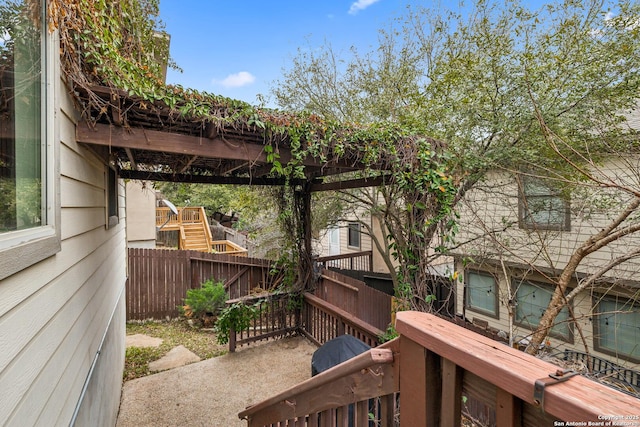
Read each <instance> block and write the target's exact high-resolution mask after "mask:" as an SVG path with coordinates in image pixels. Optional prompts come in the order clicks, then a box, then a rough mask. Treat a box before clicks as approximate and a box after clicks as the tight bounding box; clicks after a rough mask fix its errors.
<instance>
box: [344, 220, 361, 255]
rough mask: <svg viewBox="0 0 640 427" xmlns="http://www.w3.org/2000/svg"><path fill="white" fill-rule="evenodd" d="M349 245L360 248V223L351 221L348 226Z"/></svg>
mask: <svg viewBox="0 0 640 427" xmlns="http://www.w3.org/2000/svg"><path fill="white" fill-rule="evenodd" d="M347 232H348V235H347V246H349V247H350V248H358V249H360V236H361V232H360V223H359V222H350V223H349V225H348V227H347Z"/></svg>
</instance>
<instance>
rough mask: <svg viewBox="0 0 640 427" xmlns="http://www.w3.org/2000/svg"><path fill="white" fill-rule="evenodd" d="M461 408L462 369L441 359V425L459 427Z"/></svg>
mask: <svg viewBox="0 0 640 427" xmlns="http://www.w3.org/2000/svg"><path fill="white" fill-rule="evenodd" d="M461 408H462V369H460V367H459V366H457V365H456V364H455V363H453V362H452V361H450V360H448V359H444V358H443V359H442V410H441V411H442V415H441V417H442V425H443V426H451V427H460V421H461V417H460V413H461Z"/></svg>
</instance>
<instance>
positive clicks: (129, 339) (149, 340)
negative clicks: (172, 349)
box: [125, 334, 163, 347]
mask: <svg viewBox="0 0 640 427" xmlns="http://www.w3.org/2000/svg"><path fill="white" fill-rule="evenodd" d="M162 341H163V339H162V338H155V337H150V336H148V335H144V334H135V335H127V336H126V338H125V345H126V346H127V347H160V344H162Z"/></svg>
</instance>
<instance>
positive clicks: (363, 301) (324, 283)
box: [314, 270, 391, 331]
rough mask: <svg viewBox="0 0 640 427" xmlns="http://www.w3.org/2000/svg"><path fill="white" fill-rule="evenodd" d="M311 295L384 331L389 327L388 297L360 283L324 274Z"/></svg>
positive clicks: (389, 304)
mask: <svg viewBox="0 0 640 427" xmlns="http://www.w3.org/2000/svg"><path fill="white" fill-rule="evenodd" d="M314 294H315V295H316V296H318V297H320V298H321V299H323V300H325V301H326V302H328V303H330V304H332V305H334V306H336V307H338V308H340V309H342V310H344V311H346V312H348V313H351V314H352V315H354V316H355V317H357V318H359V319H360V320H362V321H364V322H366V323H368V324H369V325H372V326H374V327H376V328H378V329H381V330H383V331H384V330H385V329H387V326H389V324H390V323H391V296H390V295H388V294H385V293H384V292H381V291H378V290H377V289H373V288H372V287H370V286H367V284H366V283H364V282H361V281H360V280H356V279H354V278H351V277H348V276H345V275H343V274H340V273H337V272H334V271H330V270H323V271H322V276H321V279H320V282H319V283H318V285H317V286H316V290H315V292H314Z"/></svg>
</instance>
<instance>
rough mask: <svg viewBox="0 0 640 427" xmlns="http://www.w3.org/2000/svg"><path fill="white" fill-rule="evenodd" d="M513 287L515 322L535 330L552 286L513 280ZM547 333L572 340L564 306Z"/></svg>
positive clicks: (551, 292) (546, 304) (567, 312)
mask: <svg viewBox="0 0 640 427" xmlns="http://www.w3.org/2000/svg"><path fill="white" fill-rule="evenodd" d="M513 288H514V292H515V296H516V313H515V323H516V324H517V325H519V326H522V327H525V328H527V329H531V330H535V329H536V328H537V327H538V324H539V323H540V318H541V317H542V314H543V313H544V312H545V310H546V309H547V307H548V305H549V301H551V296H552V295H553V287H552V286H551V285H549V284H546V283H539V282H533V281H529V280H514V281H513ZM548 335H550V336H552V337H555V338H559V339H562V340H564V341H569V342H570V341H573V334H572V329H571V326H570V324H569V310H568V309H567V307H564V308H563V309H562V310H561V311H560V313H559V314H558V316H557V317H556V319H555V322H554V325H553V327H552V328H551V331H549V333H548Z"/></svg>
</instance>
